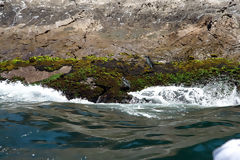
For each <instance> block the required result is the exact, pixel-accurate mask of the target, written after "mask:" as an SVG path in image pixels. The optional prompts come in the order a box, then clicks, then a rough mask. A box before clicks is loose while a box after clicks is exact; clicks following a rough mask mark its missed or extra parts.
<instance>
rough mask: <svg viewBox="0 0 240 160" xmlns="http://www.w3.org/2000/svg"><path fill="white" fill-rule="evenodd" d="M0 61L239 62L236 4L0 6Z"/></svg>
mask: <svg viewBox="0 0 240 160" xmlns="http://www.w3.org/2000/svg"><path fill="white" fill-rule="evenodd" d="M0 35H1V36H0V56H1V59H2V60H6V59H12V58H15V57H20V58H24V59H28V58H29V57H32V56H39V55H52V56H58V57H63V58H68V57H76V58H81V57H83V56H86V55H89V54H95V55H97V56H106V55H109V54H114V58H120V57H122V56H121V54H119V53H121V52H127V53H131V54H137V55H140V56H142V55H150V56H151V58H152V59H153V61H155V62H156V61H161V62H169V61H173V60H186V59H189V58H190V59H193V58H195V59H205V58H209V57H225V58H230V59H235V60H240V0H190V1H189V0H148V1H145V0H138V1H133V0H118V1H115V0H92V1H86V0H61V1H59V0H0Z"/></svg>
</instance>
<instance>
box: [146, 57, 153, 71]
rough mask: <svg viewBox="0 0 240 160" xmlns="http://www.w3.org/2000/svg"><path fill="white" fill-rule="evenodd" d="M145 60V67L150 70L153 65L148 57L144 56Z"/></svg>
mask: <svg viewBox="0 0 240 160" xmlns="http://www.w3.org/2000/svg"><path fill="white" fill-rule="evenodd" d="M145 58H146V63H147V65H148V66H149V67H150V68H153V66H154V64H153V62H152V61H151V59H150V57H149V56H145Z"/></svg>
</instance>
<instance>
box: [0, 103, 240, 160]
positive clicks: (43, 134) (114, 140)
mask: <svg viewBox="0 0 240 160" xmlns="http://www.w3.org/2000/svg"><path fill="white" fill-rule="evenodd" d="M127 108H128V109H127ZM136 108H137V109H136ZM148 108H151V110H150V109H148ZM152 108H154V110H152ZM144 113H147V114H144ZM232 138H240V106H232V107H216V108H214V107H212V108H201V107H197V106H178V107H176V106H175V107H166V106H158V105H145V106H139V105H138V106H136V105H135V106H134V105H132V106H131V105H125V106H124V105H117V104H115V105H114V104H112V105H111V104H99V105H97V104H95V105H83V104H72V103H38V104H33V103H31V104H30V103H25V104H23V103H22V104H16V103H6V102H5V103H1V104H0V159H1V160H108V159H109V160H110V159H114V160H115V159H116V160H118V159H128V160H139V159H147V160H148V159H149V160H150V159H151V160H211V159H212V151H213V150H214V149H215V148H216V147H219V146H220V145H222V144H223V143H224V142H226V141H227V140H229V139H232Z"/></svg>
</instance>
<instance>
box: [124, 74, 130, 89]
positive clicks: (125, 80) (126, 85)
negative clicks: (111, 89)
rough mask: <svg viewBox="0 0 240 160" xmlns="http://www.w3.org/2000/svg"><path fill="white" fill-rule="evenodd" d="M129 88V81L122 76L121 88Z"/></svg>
mask: <svg viewBox="0 0 240 160" xmlns="http://www.w3.org/2000/svg"><path fill="white" fill-rule="evenodd" d="M130 88H131V84H130V82H129V81H128V80H127V79H126V78H125V77H122V89H125V90H128V89H130Z"/></svg>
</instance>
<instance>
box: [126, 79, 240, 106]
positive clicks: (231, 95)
mask: <svg viewBox="0 0 240 160" xmlns="http://www.w3.org/2000/svg"><path fill="white" fill-rule="evenodd" d="M129 94H130V95H132V96H133V99H132V100H131V103H157V104H163V105H174V104H176V105H180V104H183V105H200V106H205V107H209V106H215V107H216V106H231V105H239V104H240V96H239V94H238V92H237V89H236V86H234V85H231V84H227V83H223V82H215V83H210V84H208V85H205V86H202V87H201V88H200V87H182V86H167V87H162V86H155V87H149V88H146V89H143V90H142V91H139V92H130V93H129Z"/></svg>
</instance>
